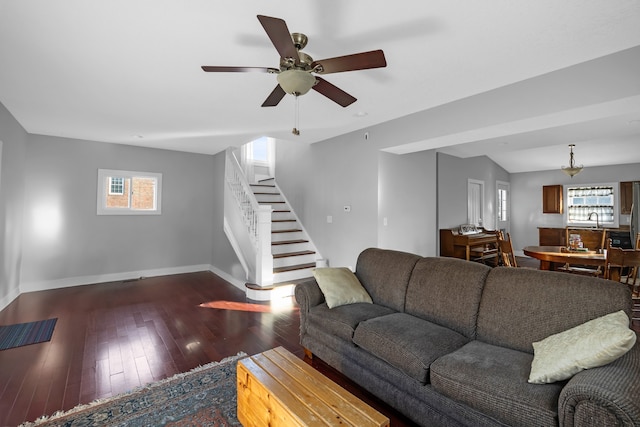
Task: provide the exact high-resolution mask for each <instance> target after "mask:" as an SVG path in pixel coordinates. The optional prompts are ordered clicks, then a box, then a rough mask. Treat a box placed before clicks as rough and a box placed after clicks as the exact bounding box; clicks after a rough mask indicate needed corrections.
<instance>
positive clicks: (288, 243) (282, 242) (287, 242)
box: [271, 239, 309, 245]
mask: <svg viewBox="0 0 640 427" xmlns="http://www.w3.org/2000/svg"><path fill="white" fill-rule="evenodd" d="M296 243H309V241H308V240H303V239H298V240H282V241H281V242H271V245H293V244H296Z"/></svg>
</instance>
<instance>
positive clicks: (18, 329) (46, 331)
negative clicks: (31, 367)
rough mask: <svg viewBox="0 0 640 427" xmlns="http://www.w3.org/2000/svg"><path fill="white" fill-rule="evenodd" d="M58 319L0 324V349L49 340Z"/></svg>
mask: <svg viewBox="0 0 640 427" xmlns="http://www.w3.org/2000/svg"><path fill="white" fill-rule="evenodd" d="M57 320H58V319H47V320H39V321H37V322H27V323H18V324H16V325H7V326H0V350H7V349H9V348H15V347H22V346H23V345H30V344H37V343H40V342H45V341H49V340H50V339H51V335H53V328H54V327H55V326H56V322H57Z"/></svg>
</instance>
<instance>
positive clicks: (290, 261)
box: [273, 254, 317, 268]
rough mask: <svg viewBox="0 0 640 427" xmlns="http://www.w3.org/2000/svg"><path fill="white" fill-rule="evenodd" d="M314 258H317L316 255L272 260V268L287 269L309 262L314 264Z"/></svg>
mask: <svg viewBox="0 0 640 427" xmlns="http://www.w3.org/2000/svg"><path fill="white" fill-rule="evenodd" d="M316 258H317V257H316V254H309V255H298V256H291V257H286V258H274V259H273V267H274V268H278V267H287V266H290V265H298V264H308V263H310V262H312V263H314V264H315V262H316Z"/></svg>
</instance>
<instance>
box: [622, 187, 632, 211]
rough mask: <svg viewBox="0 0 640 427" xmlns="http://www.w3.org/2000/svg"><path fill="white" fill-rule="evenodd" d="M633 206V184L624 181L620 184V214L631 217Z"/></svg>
mask: <svg viewBox="0 0 640 427" xmlns="http://www.w3.org/2000/svg"><path fill="white" fill-rule="evenodd" d="M632 204H633V182H631V181H623V182H621V183H620V213H621V214H622V215H630V214H631V205H632Z"/></svg>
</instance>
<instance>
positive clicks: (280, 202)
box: [258, 201, 286, 205]
mask: <svg viewBox="0 0 640 427" xmlns="http://www.w3.org/2000/svg"><path fill="white" fill-rule="evenodd" d="M284 203H286V202H284V201H273V202H260V201H258V204H259V205H275V204H284Z"/></svg>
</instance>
